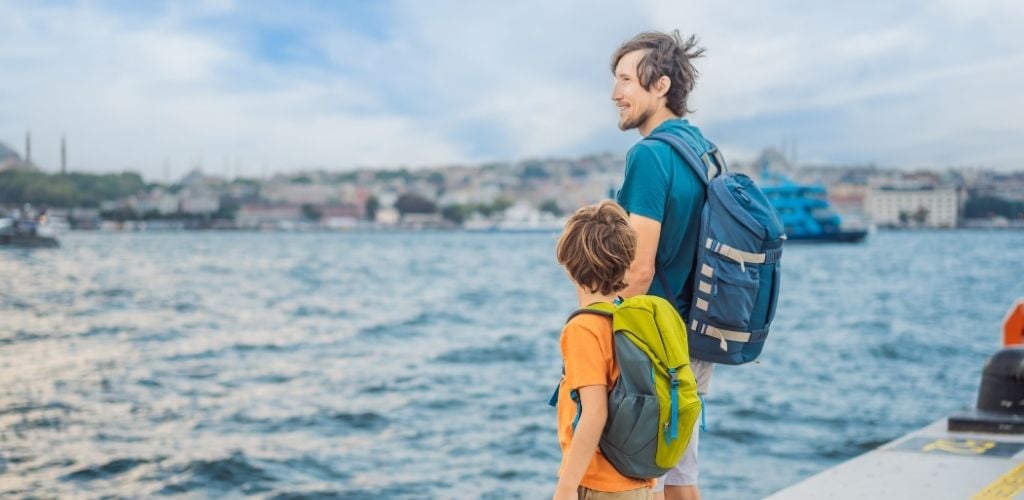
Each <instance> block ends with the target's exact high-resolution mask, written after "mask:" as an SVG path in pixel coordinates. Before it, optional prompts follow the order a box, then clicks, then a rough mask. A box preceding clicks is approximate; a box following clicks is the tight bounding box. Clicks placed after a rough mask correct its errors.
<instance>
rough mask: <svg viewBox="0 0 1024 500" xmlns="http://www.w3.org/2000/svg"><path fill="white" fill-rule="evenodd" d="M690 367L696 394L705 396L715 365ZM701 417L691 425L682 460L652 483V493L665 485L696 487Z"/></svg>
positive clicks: (696, 361)
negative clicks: (691, 433)
mask: <svg viewBox="0 0 1024 500" xmlns="http://www.w3.org/2000/svg"><path fill="white" fill-rule="evenodd" d="M690 367H691V368H692V369H693V376H694V377H695V378H696V379H697V392H698V393H700V394H707V392H708V388H709V386H710V385H711V373H712V372H713V371H714V368H715V364H714V363H711V362H708V361H702V360H699V359H694V360H692V362H691V363H690ZM703 412H704V410H703V409H702V410H701V413H702V414H703ZM702 417H703V415H701V416H699V417H697V421H696V422H694V423H693V435H692V436H691V437H690V443H689V444H687V445H686V451H685V452H683V458H681V459H679V463H678V464H676V466H675V467H673V468H672V470H670V471H668V472H666V473H665V475H664V476H661V477H659V478H658V482H656V483H654V490H653V491H654V493H661V492H662V491H665V485H669V486H696V485H697V476H698V469H697V446H698V445H699V444H700V421H701V418H702Z"/></svg>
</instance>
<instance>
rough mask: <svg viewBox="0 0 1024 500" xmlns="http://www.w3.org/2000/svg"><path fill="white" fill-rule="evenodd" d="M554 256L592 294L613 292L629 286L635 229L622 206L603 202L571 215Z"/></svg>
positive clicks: (634, 245) (634, 247)
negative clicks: (627, 284) (628, 273)
mask: <svg viewBox="0 0 1024 500" xmlns="http://www.w3.org/2000/svg"><path fill="white" fill-rule="evenodd" d="M555 255H556V257H557V258H558V263H559V264H561V265H563V266H565V270H566V271H568V272H569V276H570V277H572V279H573V281H575V282H576V283H577V284H579V285H580V286H582V287H584V288H586V289H587V290H589V291H590V293H595V292H600V293H602V294H604V295H610V294H612V293H614V292H617V291H619V290H622V289H624V288H626V282H625V277H626V270H627V269H629V265H630V263H632V262H633V257H634V256H635V255H636V231H634V230H633V228H632V226H630V225H629V218H628V216H627V215H626V211H625V210H623V209H622V207H620V206H619V205H618V204H617V203H615V202H614V201H610V200H606V201H602V202H601V203H600V204H599V205H590V206H586V207H583V208H581V209H579V210H577V211H576V213H575V214H573V215H572V217H570V218H569V221H568V222H566V223H565V230H564V231H562V237H561V238H559V240H558V247H557V249H556V250H555Z"/></svg>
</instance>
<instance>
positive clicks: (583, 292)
mask: <svg viewBox="0 0 1024 500" xmlns="http://www.w3.org/2000/svg"><path fill="white" fill-rule="evenodd" d="M576 298H577V299H579V301H580V307H587V306H589V305H590V304H594V303H597V302H609V303H615V299H617V298H618V294H616V293H612V294H610V295H605V294H603V293H599V292H598V293H595V292H591V291H589V290H587V289H585V288H583V287H580V286H577V287H576Z"/></svg>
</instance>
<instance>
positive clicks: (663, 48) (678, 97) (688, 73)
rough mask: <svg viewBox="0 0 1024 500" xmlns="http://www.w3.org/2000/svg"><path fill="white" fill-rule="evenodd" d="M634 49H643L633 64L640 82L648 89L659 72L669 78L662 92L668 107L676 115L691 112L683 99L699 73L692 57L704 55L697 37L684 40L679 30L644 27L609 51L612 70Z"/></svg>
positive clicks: (687, 94)
mask: <svg viewBox="0 0 1024 500" xmlns="http://www.w3.org/2000/svg"><path fill="white" fill-rule="evenodd" d="M636 50H643V51H646V53H645V54H644V56H643V57H642V58H641V59H640V62H639V63H638V64H637V68H636V74H637V77H638V78H639V79H640V85H641V86H642V87H643V88H644V89H645V90H651V85H654V82H657V81H658V79H659V78H661V77H662V76H667V77H668V79H669V80H671V81H672V85H671V86H670V87H669V90H668V93H667V94H666V95H665V99H666V101H668V102H667V103H666V105H667V106H668V109H670V110H672V113H673V114H675V115H676V116H684V115H686V113H690V112H692V110H690V109H689V108H687V107H686V100H687V99H688V98H689V97H690V92H692V91H693V86H694V84H696V82H697V76H698V75H699V74H700V73H699V72H698V71H697V68H695V67H694V66H693V62H692V60H693V59H696V58H698V57H701V56H703V55H704V48H703V47H698V46H697V37H696V36H695V35H690V38H687V39H686V41H685V42H684V41H683V39H682V37H681V36H680V35H679V30H674V31H673V32H672V34H671V35H669V34H666V33H662V32H660V31H645V32H643V33H640V34H639V35H637V36H635V37H633V39H632V40H629V41H628V42H626V43H623V44H622V46H621V47H619V50H616V51H615V54H613V55H612V74H613V75H614V74H615V68H616V67H617V66H618V65H619V60H620V59H622V57H623V56H625V55H626V54H629V53H630V52H633V51H636Z"/></svg>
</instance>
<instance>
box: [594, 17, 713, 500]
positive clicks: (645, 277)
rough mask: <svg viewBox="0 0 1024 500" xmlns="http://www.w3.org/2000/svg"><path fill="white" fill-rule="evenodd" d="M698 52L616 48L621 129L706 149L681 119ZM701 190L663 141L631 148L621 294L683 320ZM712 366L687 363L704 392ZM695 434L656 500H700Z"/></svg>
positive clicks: (622, 194)
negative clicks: (629, 248) (627, 250)
mask: <svg viewBox="0 0 1024 500" xmlns="http://www.w3.org/2000/svg"><path fill="white" fill-rule="evenodd" d="M703 52H704V49H702V48H700V47H698V46H697V42H696V38H695V37H693V36H691V37H690V38H689V39H687V40H686V41H683V40H682V39H681V38H680V36H679V32H678V31H675V32H673V34H672V35H668V34H665V33H659V32H646V33H641V34H639V35H637V36H636V37H634V38H633V39H632V40H629V41H628V42H626V43H624V44H623V45H622V46H621V47H619V49H618V50H617V51H615V54H614V55H613V56H612V73H613V74H614V76H615V87H614V90H613V91H612V100H613V101H614V102H615V105H616V106H618V108H619V128H620V129H622V130H629V129H637V131H638V132H640V135H641V136H643V137H647V136H649V135H650V134H651V133H653V132H654V131H659V132H661V131H666V132H669V133H673V134H677V135H679V136H680V137H682V138H683V140H685V141H686V143H687V144H689V145H690V147H692V148H693V149H694V152H695V153H696V154H697V156H701V155H703V154H704V153H705V152H707V151H708V149H710V147H711V146H710V144H709V143H708V142H707V140H705V139H704V136H703V135H702V134H701V132H700V130H698V129H697V127H694V126H693V125H691V124H690V123H689V122H688V121H687V120H684V119H682V117H683V116H685V115H686V113H688V112H689V111H690V110H689V109H687V106H686V102H687V98H688V97H689V95H690V92H691V91H692V90H693V87H694V82H695V81H696V78H697V70H696V69H695V68H694V67H693V64H692V62H691V61H692V60H693V59H695V58H698V57H700V56H701V55H702V54H703ZM704 189H705V188H704V184H703V183H702V182H701V180H700V179H699V178H697V174H696V173H694V171H693V169H692V168H690V167H688V166H687V165H686V164H685V163H683V159H682V158H681V157H679V155H678V154H676V153H675V152H674V151H673V150H672V147H671V146H669V145H668V144H665V143H662V142H660V141H655V140H648V141H644V140H641V141H640V142H639V143H637V144H636V145H635V146H633V148H632V149H630V150H629V153H628V154H627V155H626V175H625V180H624V181H623V183H622V189H621V190H620V191H619V195H618V199H617V201H618V202H619V204H620V205H622V207H623V208H625V209H626V211H627V212H628V213H629V219H630V223H631V224H632V225H633V228H634V229H635V230H636V232H637V249H636V257H635V259H634V260H633V263H632V265H631V266H630V268H629V271H628V272H627V274H626V283H627V284H628V287H627V288H626V290H625V291H624V292H622V295H623V296H625V297H630V296H633V295H640V294H651V295H657V296H660V297H663V298H665V299H667V300H668V301H669V302H671V303H672V304H674V305H675V306H676V307H677V308H678V310H679V313H680V315H681V316H683V317H684V319H685V317H686V315H687V314H688V311H689V308H690V300H691V297H692V295H693V292H692V285H691V284H690V282H691V279H690V276H691V273H692V272H693V266H694V262H695V259H696V254H697V238H698V232H699V230H700V227H699V226H700V212H701V208H702V207H703V206H704V200H705V192H704ZM713 366H714V365H712V364H711V363H710V362H707V361H703V360H699V359H693V360H692V368H693V373H694V376H696V378H697V390H698V392H700V393H701V394H704V393H706V392H707V389H708V384H709V382H710V381H711V371H712V367H713ZM698 438H699V433H698V431H697V430H696V429H695V430H694V433H693V437H692V438H691V440H690V444H689V447H688V448H687V450H686V453H685V454H684V455H683V458H682V460H680V462H679V465H677V466H676V468H675V469H673V470H671V471H669V472H668V474H666V475H665V476H664V477H662V478H660V479H659V480H658V482H657V484H656V486H655V488H654V491H655V499H665V500H683V499H685V500H699V499H700V491H699V490H698V488H697V444H698V441H699V439H698Z"/></svg>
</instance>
